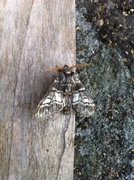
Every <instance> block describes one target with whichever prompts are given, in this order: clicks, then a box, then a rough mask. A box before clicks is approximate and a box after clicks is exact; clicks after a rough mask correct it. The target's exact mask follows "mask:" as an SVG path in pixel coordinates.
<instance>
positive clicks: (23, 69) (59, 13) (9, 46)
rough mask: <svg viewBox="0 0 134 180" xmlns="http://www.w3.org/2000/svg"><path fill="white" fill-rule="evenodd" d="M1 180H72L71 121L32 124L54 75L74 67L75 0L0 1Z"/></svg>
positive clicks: (56, 118) (57, 119) (56, 119)
mask: <svg viewBox="0 0 134 180" xmlns="http://www.w3.org/2000/svg"><path fill="white" fill-rule="evenodd" d="M0 35H1V41H0V63H1V66H0V78H1V81H0V89H1V90H0V93H1V95H0V179H1V180H5V179H8V180H20V179H21V180H22V179H25V180H29V179H31V180H34V179H39V180H45V179H46V180H53V179H61V180H72V179H73V160H74V143H73V141H74V129H75V117H74V114H73V113H72V114H71V116H69V117H68V116H64V115H62V113H60V114H56V115H55V116H54V117H53V118H51V119H49V120H48V121H41V120H38V121H37V120H36V119H35V118H34V116H33V114H34V111H35V108H36V106H37V104H38V102H39V101H40V100H41V98H42V97H43V96H44V94H45V92H46V91H47V90H48V89H49V87H50V85H51V83H52V81H53V75H54V74H55V72H47V71H46V69H47V68H50V67H55V66H56V65H59V66H63V65H64V64H68V65H73V64H75V2H74V0H64V1H63V0H51V1H50V0H44V1H43V0H35V1H33V0H27V1H25V0H12V1H10V0H7V1H1V2H0Z"/></svg>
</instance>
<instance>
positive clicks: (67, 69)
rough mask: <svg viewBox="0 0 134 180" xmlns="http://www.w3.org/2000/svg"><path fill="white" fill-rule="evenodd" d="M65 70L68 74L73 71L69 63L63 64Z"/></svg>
mask: <svg viewBox="0 0 134 180" xmlns="http://www.w3.org/2000/svg"><path fill="white" fill-rule="evenodd" d="M63 71H64V73H66V74H72V72H73V71H72V69H71V68H70V67H69V66H68V65H64V66H63Z"/></svg>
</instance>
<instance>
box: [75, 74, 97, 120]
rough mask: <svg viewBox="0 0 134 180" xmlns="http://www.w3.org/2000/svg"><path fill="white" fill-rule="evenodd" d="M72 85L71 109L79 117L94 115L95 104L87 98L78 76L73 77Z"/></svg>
mask: <svg viewBox="0 0 134 180" xmlns="http://www.w3.org/2000/svg"><path fill="white" fill-rule="evenodd" d="M74 82H75V83H74V84H73V87H72V108H73V110H74V111H75V112H76V113H77V114H80V115H81V116H84V117H89V116H92V115H94V113H95V104H94V102H93V100H92V99H91V98H90V97H88V95H87V92H86V90H85V87H84V86H83V84H82V83H81V81H80V80H79V77H78V75H77V74H76V73H75V75H74Z"/></svg>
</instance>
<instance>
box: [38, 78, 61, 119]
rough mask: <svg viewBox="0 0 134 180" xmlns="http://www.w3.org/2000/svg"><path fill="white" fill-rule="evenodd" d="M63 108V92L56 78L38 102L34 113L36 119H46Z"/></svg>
mask: <svg viewBox="0 0 134 180" xmlns="http://www.w3.org/2000/svg"><path fill="white" fill-rule="evenodd" d="M63 107H64V92H63V91H62V89H61V87H60V86H59V79H58V78H57V79H56V80H55V81H54V83H53V85H52V87H51V88H50V89H49V91H48V92H47V94H46V95H45V96H44V97H43V99H42V100H41V101H40V103H39V105H38V106H37V110H36V113H35V117H36V118H41V119H48V118H49V117H51V116H53V115H54V114H55V113H57V112H58V111H61V110H62V109H63Z"/></svg>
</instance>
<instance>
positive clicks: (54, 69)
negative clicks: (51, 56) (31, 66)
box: [47, 67, 64, 71]
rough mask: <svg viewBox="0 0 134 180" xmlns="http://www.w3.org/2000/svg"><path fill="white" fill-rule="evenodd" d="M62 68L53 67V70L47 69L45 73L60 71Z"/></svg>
mask: <svg viewBox="0 0 134 180" xmlns="http://www.w3.org/2000/svg"><path fill="white" fill-rule="evenodd" d="M63 69H64V68H63V67H54V68H49V69H48V70H47V71H61V70H63Z"/></svg>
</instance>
